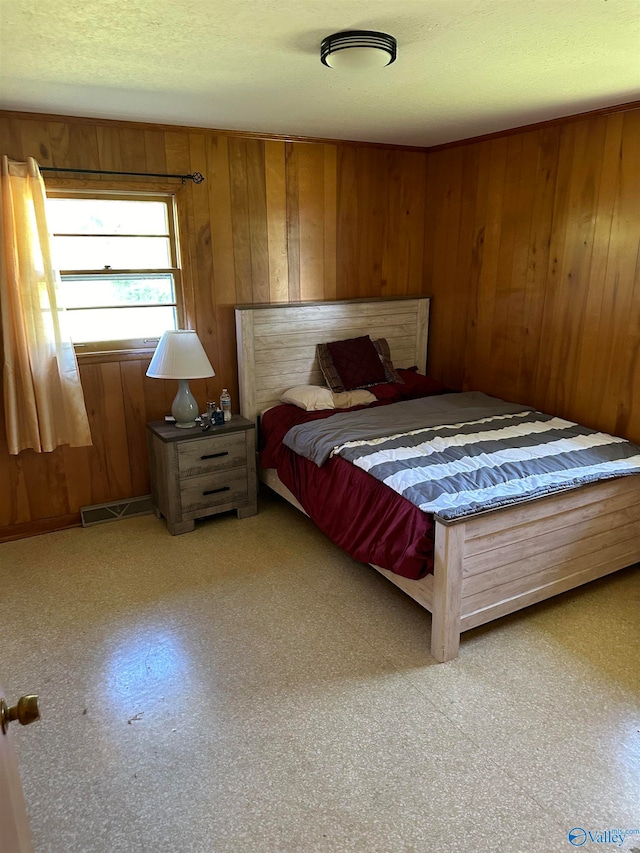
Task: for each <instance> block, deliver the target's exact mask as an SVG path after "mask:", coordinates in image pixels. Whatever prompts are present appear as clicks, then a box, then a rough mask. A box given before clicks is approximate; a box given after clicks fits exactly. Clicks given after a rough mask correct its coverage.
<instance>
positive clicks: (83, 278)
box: [47, 190, 181, 353]
mask: <svg viewBox="0 0 640 853" xmlns="http://www.w3.org/2000/svg"><path fill="white" fill-rule="evenodd" d="M47 196H48V200H47V218H48V222H49V228H50V230H51V231H52V234H53V241H52V242H53V254H54V263H55V265H56V266H57V267H58V269H59V270H60V274H61V278H62V300H63V303H64V305H65V306H66V308H67V312H68V314H67V316H68V319H69V325H70V328H71V338H72V340H73V342H74V344H75V345H76V346H77V347H79V352H81V353H82V352H92V351H104V350H127V349H152V348H153V347H154V345H155V343H156V341H157V339H158V338H159V337H160V335H161V334H162V333H163V332H164V331H165V330H166V329H177V328H179V323H180V313H181V312H180V305H179V300H178V297H179V294H180V292H181V284H180V268H179V259H178V245H177V238H176V226H175V211H174V199H173V196H171V195H163V194H152V193H141V194H138V193H136V194H129V195H124V194H116V193H112V192H104V193H100V194H98V193H96V192H92V193H88V192H73V191H69V190H49V191H48V193H47Z"/></svg>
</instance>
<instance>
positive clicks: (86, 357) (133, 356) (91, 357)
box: [76, 345, 155, 365]
mask: <svg viewBox="0 0 640 853" xmlns="http://www.w3.org/2000/svg"><path fill="white" fill-rule="evenodd" d="M154 351H155V345H154V346H152V347H144V348H140V349H126V350H125V349H119V350H93V351H91V352H84V351H83V350H82V349H77V350H76V358H77V359H78V364H79V365H82V364H98V363H101V362H105V361H109V362H111V361H144V360H145V359H149V361H150V360H151V357H152V355H153V353H154Z"/></svg>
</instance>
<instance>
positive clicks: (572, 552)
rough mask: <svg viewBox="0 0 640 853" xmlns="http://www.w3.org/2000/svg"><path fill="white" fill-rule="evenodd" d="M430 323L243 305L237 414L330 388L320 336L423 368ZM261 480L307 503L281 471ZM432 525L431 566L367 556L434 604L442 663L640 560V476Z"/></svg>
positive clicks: (420, 318) (410, 306)
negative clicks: (362, 339)
mask: <svg viewBox="0 0 640 853" xmlns="http://www.w3.org/2000/svg"><path fill="white" fill-rule="evenodd" d="M428 320H429V299H427V298H399V299H375V300H350V301H345V302H324V303H322V302H316V303H296V304H277V305H274V304H268V305H251V306H238V307H237V308H236V333H237V346H238V371H239V383H240V410H241V414H243V415H244V416H245V417H247V418H250V419H254V420H256V421H257V420H259V417H260V414H261V413H262V412H264V411H265V410H267V409H269V408H270V407H272V406H275V405H277V404H278V403H279V401H280V397H281V395H282V394H283V393H284V392H285V391H286V390H287V389H288V388H291V387H292V386H295V385H323V384H324V377H323V374H322V372H321V370H320V367H319V365H318V361H317V357H316V344H318V343H325V342H329V341H338V340H343V339H346V338H353V337H357V336H360V335H366V334H368V335H370V337H371V338H372V339H375V338H381V337H384V338H386V339H387V341H388V343H389V347H390V351H391V357H392V360H393V363H394V365H396V366H398V367H404V368H409V367H411V366H414V365H415V366H417V367H418V370H419V372H420V373H426V353H427V335H428ZM347 464H348V463H347ZM259 477H260V479H261V480H262V481H263V482H264V483H265V484H266V485H267V486H269V487H270V488H271V489H273V490H274V491H275V492H277V493H278V494H280V495H281V496H282V497H284V498H285V499H286V500H287V501H289V502H290V503H291V504H293V506H295V507H297V508H298V509H299V510H301V511H303V512H304V509H303V507H302V506H301V504H300V502H299V501H298V500H297V499H296V497H295V496H294V494H293V493H292V492H291V490H290V489H289V488H287V486H285V484H284V483H283V482H282V481H281V480H280V478H279V477H278V475H277V472H276V471H275V470H274V469H272V468H259ZM433 524H434V532H433V540H434V552H433V571H432V573H429V574H426V575H425V576H424V577H422V578H419V579H412V578H408V577H404V576H402V575H399V574H397V573H396V572H394V571H392V570H390V569H388V568H383V567H381V566H378V565H376V564H375V563H371V565H372V566H373V568H374V569H376V570H377V571H379V572H380V573H381V574H382V575H384V576H385V577H386V578H387V579H388V580H390V581H391V582H392V583H394V584H395V585H396V586H398V587H399V588H400V589H402V590H403V591H404V592H405V593H407V594H408V595H410V596H411V598H413V599H414V600H415V601H417V602H418V603H419V604H420V605H422V606H423V607H424V608H426V609H427V610H428V611H429V612H430V613H431V617H432V618H431V654H432V656H433V657H434V658H435V659H436V660H437V661H440V662H444V661H448V660H451V659H453V658H455V657H456V656H457V655H458V651H459V646H460V635H461V633H463V632H464V631H468V630H470V629H472V628H475V627H477V626H479V625H482V624H485V623H487V622H490V621H492V620H493V619H498V618H500V617H501V616H504V615H506V614H508V613H512V612H514V611H517V610H519V609H521V608H523V607H526V606H528V605H530V604H534V603H536V602H539V601H542V600H544V599H547V598H550V597H552V596H554V595H558V594H560V593H562V592H565V591H566V590H569V589H572V588H574V587H577V586H580V585H582V584H585V583H588V582H590V581H592V580H595V579H596V578H600V577H603V576H605V575H608V574H610V573H612V572H615V571H617V570H619V569H621V568H624V567H627V566H630V565H633V564H634V563H636V562H638V561H640V476H639V475H632V476H625V477H620V478H617V479H611V480H607V481H604V482H600V483H594V484H589V485H584V486H580V487H578V488H573V489H571V490H568V491H564V492H561V493H559V494H554V495H551V496H548V497H542V498H539V499H536V500H531V501H529V502H526V503H521V504H519V505H516V506H512V507H508V508H503V509H496V510H492V511H488V512H485V513H481V514H477V515H475V516H473V517H471V518H462V519H457V520H452V521H444V520H442V519H439V518H438V517H436V518H435V519H434V520H433Z"/></svg>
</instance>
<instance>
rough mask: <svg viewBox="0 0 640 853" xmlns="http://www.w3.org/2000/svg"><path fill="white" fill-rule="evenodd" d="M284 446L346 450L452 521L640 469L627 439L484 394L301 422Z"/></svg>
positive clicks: (316, 456)
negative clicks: (317, 430) (318, 432)
mask: <svg viewBox="0 0 640 853" xmlns="http://www.w3.org/2000/svg"><path fill="white" fill-rule="evenodd" d="M429 401H431V402H429ZM449 403H451V405H450V406H449ZM400 415H402V416H403V417H402V418H400ZM351 416H354V417H351ZM392 418H393V421H394V426H393V429H390V425H389V422H390V420H391V419H392ZM379 421H383V423H378V422H379ZM405 424H406V425H405ZM318 427H320V429H321V437H320V438H318V437H317V436H316V438H314V437H313V430H314V428H316V429H317V428H318ZM284 443H285V444H286V445H287V446H289V447H291V449H293V450H295V451H296V452H298V453H301V454H302V455H304V456H307V457H308V458H310V459H312V460H313V461H315V462H316V463H317V464H322V462H323V461H324V459H326V458H327V456H328V455H329V454H331V453H333V454H337V455H339V456H341V457H343V458H344V459H347V460H349V461H350V462H352V463H353V464H354V465H357V466H358V467H359V468H362V469H363V470H364V471H367V472H368V473H369V474H371V475H372V476H373V477H375V478H376V479H378V480H380V481H382V482H383V483H385V484H386V485H387V486H389V487H390V488H392V489H393V490H394V491H396V492H397V493H398V494H400V495H402V496H403V497H405V498H406V499H407V500H409V501H411V503H413V504H415V505H416V506H417V507H419V508H420V509H421V510H424V511H425V512H430V513H434V514H435V515H437V516H439V517H440V518H443V519H445V520H452V519H455V518H461V517H466V516H469V515H473V514H475V513H478V512H483V511H486V510H489V509H497V508H499V507H504V506H509V505H511V504H515V503H519V502H521V501H523V500H529V499H532V498H537V497H542V496H544V495H548V494H552V493H554V492H558V491H562V490H565V489H569V488H574V487H576V486H579V485H583V484H585V483H591V482H595V481H598V480H606V479H610V478H613V477H620V476H624V475H627V474H634V473H635V474H637V473H640V447H638V446H637V445H635V444H632V443H630V442H628V441H626V440H625V439H622V438H618V437H616V436H613V435H607V434H606V433H602V432H597V431H595V430H592V429H589V428H587V427H582V426H579V425H578V424H575V423H572V422H571V421H566V420H564V419H563V418H557V417H553V416H551V415H546V414H543V413H542V412H536V411H532V410H531V409H527V408H526V407H522V406H517V405H513V404H509V403H505V402H504V401H503V400H497V399H496V398H493V397H487V396H486V395H484V394H478V393H476V392H470V393H469V394H449V395H442V396H439V397H433V398H425V399H421V400H412V401H407V402H404V403H398V404H394V405H392V406H386V407H381V408H377V409H371V410H363V411H360V412H347V413H344V414H341V415H336V416H333V417H330V418H327V419H326V420H323V421H316V422H311V423H307V424H300V425H298V426H296V427H293V428H292V429H291V430H289V432H288V433H287V435H286V436H285V442H284ZM329 447H330V450H327V448H329Z"/></svg>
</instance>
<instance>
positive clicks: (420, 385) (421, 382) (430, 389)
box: [397, 367, 451, 400]
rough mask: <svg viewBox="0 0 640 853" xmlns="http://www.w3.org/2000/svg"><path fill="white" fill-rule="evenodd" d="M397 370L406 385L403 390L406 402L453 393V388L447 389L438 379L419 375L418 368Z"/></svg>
mask: <svg viewBox="0 0 640 853" xmlns="http://www.w3.org/2000/svg"><path fill="white" fill-rule="evenodd" d="M397 370H398V373H399V374H400V376H401V377H402V379H403V380H404V383H405V387H404V390H403V396H404V398H405V400H407V399H411V398H413V397H430V396H432V395H436V394H448V393H450V392H451V388H447V386H446V385H443V384H442V382H438V380H437V379H432V378H431V377H430V376H424V375H423V374H422V373H417V372H416V368H409V369H403V368H401V367H399V368H397Z"/></svg>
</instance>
